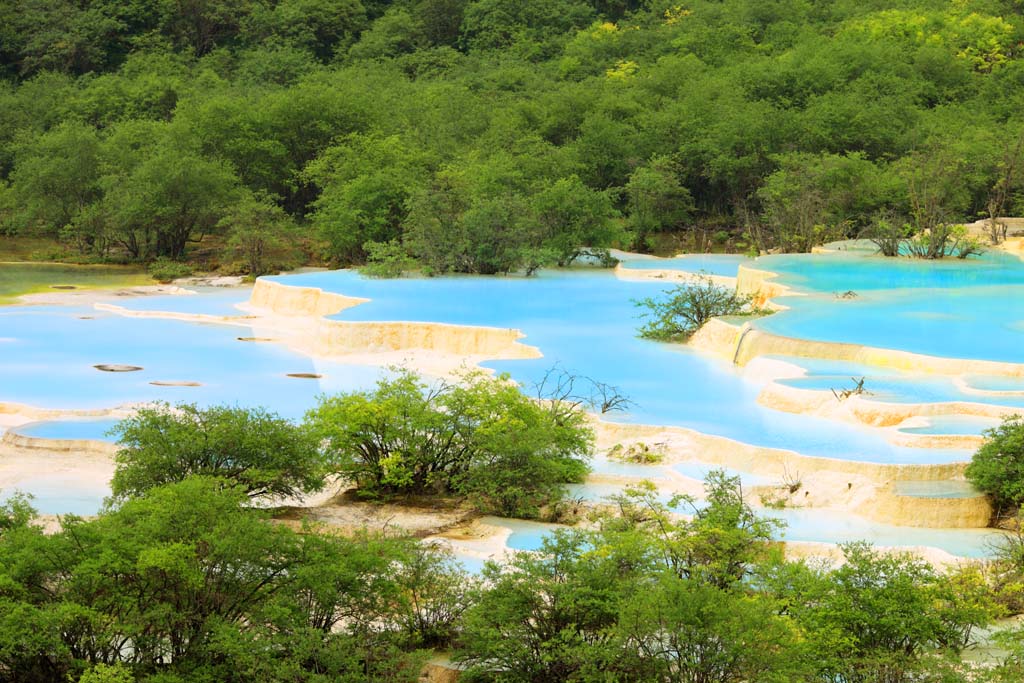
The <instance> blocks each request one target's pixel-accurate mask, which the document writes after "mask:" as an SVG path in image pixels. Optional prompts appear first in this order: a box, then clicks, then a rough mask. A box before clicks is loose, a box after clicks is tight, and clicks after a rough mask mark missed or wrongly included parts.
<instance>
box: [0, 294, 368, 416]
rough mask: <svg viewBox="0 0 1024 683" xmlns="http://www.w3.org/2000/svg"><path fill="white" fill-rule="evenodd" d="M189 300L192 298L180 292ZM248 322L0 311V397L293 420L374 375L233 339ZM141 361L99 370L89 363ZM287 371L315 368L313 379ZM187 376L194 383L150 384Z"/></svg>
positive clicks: (86, 311) (245, 331) (60, 310)
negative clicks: (181, 406) (252, 410)
mask: <svg viewBox="0 0 1024 683" xmlns="http://www.w3.org/2000/svg"><path fill="white" fill-rule="evenodd" d="M182 299H189V300H190V301H191V300H193V299H194V297H182ZM251 334H252V332H251V331H250V330H249V328H244V327H230V326H225V325H207V324H194V323H183V322H179V321H175V320H158V319H148V318H125V317H121V316H117V315H105V314H101V313H98V312H97V311H94V310H92V309H91V308H73V307H6V308H0V337H2V338H5V339H6V340H7V341H4V342H3V343H2V351H3V353H0V377H2V378H3V384H2V388H0V400H2V401H10V402H16V403H24V404H27V405H32V406H38V407H45V408H103V407H112V406H116V405H120V404H124V403H134V402H140V401H152V400H166V401H169V402H180V401H185V402H194V403H198V404H200V405H210V404H216V403H228V404H239V405H246V406H264V407H266V408H268V409H269V410H273V411H276V412H279V413H280V414H282V415H284V416H286V417H291V418H298V417H301V416H302V414H303V413H304V412H305V410H307V409H308V408H309V407H311V406H312V405H313V402H314V398H315V397H316V395H317V394H319V393H321V392H333V391H342V390H350V389H356V388H363V387H367V386H370V385H371V384H372V383H373V382H374V381H375V380H376V379H377V378H378V377H380V376H381V371H380V370H378V369H376V368H370V367H366V366H359V365H344V364H340V363H331V362H324V361H316V362H314V361H312V360H310V359H309V358H307V357H305V356H302V355H300V354H297V353H293V352H291V351H289V350H287V349H285V348H283V347H281V346H280V345H277V344H266V343H251V342H242V341H238V339H237V337H240V336H246V335H251ZM101 363H111V364H125V365H135V366H139V367H142V368H143V370H141V371H138V372H101V371H99V370H97V369H95V368H94V367H93V365H95V364H101ZM287 373H314V374H322V375H324V377H323V378H322V379H320V380H308V379H297V378H292V377H287V376H286V375H287ZM153 381H194V382H200V383H201V384H202V386H198V387H167V386H154V385H151V384H150V382H153Z"/></svg>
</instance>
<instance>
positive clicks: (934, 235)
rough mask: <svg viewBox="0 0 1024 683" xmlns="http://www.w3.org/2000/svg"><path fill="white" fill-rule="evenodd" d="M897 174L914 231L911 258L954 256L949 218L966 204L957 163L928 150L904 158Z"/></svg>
mask: <svg viewBox="0 0 1024 683" xmlns="http://www.w3.org/2000/svg"><path fill="white" fill-rule="evenodd" d="M900 175H901V177H902V178H903V180H904V182H905V183H906V190H907V198H908V200H909V203H910V218H911V221H912V225H913V226H914V231H915V236H914V238H913V239H912V240H911V241H910V242H908V249H909V251H910V253H911V255H913V256H916V257H918V258H925V259H939V258H943V257H945V256H949V255H951V254H955V253H956V252H954V251H952V248H951V246H950V239H951V237H952V234H953V228H954V225H953V224H952V223H951V222H950V216H951V215H953V214H954V213H956V212H958V211H961V210H962V209H963V206H964V204H965V203H966V198H965V197H964V188H963V183H962V169H961V168H960V164H959V163H958V162H957V160H955V159H952V158H950V155H949V153H948V152H946V151H944V150H938V149H933V148H928V149H924V150H920V151H917V152H914V153H913V154H911V155H910V156H907V157H905V158H904V159H903V160H902V163H901V165H900Z"/></svg>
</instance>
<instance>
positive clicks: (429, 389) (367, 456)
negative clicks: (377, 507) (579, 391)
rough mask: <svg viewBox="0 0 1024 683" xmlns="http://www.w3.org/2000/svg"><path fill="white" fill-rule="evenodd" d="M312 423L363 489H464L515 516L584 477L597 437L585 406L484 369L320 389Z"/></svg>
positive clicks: (337, 465) (533, 510) (339, 467)
mask: <svg viewBox="0 0 1024 683" xmlns="http://www.w3.org/2000/svg"><path fill="white" fill-rule="evenodd" d="M307 422H308V424H309V425H310V426H311V429H312V431H313V433H314V434H316V435H317V437H319V438H320V439H322V440H323V442H324V443H325V444H326V447H327V452H328V457H329V458H331V459H332V461H333V462H332V468H333V469H334V470H335V471H337V472H338V473H340V474H342V475H343V476H345V477H347V478H348V479H350V480H352V481H353V482H355V483H356V484H357V486H358V487H359V489H360V490H361V492H363V493H364V494H371V495H386V494H438V493H440V494H446V493H447V494H456V495H463V496H466V497H467V498H469V499H470V500H471V501H472V502H473V503H474V504H475V505H477V506H478V507H479V508H481V509H483V510H487V511H492V512H497V513H501V514H504V515H509V516H534V515H536V514H537V513H538V511H539V509H540V507H542V506H544V505H546V504H549V503H550V502H553V501H555V500H558V499H560V498H561V497H562V495H563V494H564V490H563V484H565V483H567V482H575V481H580V480H582V478H583V477H584V475H585V474H586V472H587V469H588V468H587V465H586V462H585V458H587V457H588V455H589V452H590V447H591V445H592V443H593V433H592V430H591V429H590V427H589V426H588V425H587V422H586V415H585V413H584V412H583V411H582V409H579V408H577V407H574V406H566V405H564V404H562V403H561V402H558V401H554V402H550V403H541V402H538V401H534V400H532V399H530V398H529V397H527V396H526V395H524V394H523V393H522V392H521V391H520V390H519V388H518V387H517V386H516V385H515V384H513V383H511V382H510V381H509V380H508V377H507V376H506V375H502V376H499V377H496V378H493V377H488V376H487V375H484V374H483V373H481V372H468V373H466V374H464V375H463V376H462V377H460V378H459V383H457V384H450V383H439V384H435V385H433V386H429V385H427V383H426V382H425V381H424V380H423V379H422V378H420V377H419V376H418V375H416V374H414V373H412V372H410V371H401V372H400V373H399V374H398V375H397V376H396V377H394V378H393V379H386V380H382V381H380V382H379V383H378V385H377V388H376V390H374V391H363V392H354V393H350V394H342V395H339V396H332V397H324V398H321V400H320V403H319V405H318V406H317V407H316V408H315V409H313V410H311V411H310V412H309V413H308V414H307Z"/></svg>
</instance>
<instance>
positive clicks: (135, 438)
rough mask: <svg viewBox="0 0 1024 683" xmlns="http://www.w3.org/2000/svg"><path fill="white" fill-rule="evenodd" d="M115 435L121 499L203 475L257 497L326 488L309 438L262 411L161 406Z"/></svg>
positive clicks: (140, 412) (137, 415)
mask: <svg viewBox="0 0 1024 683" xmlns="http://www.w3.org/2000/svg"><path fill="white" fill-rule="evenodd" d="M113 435H114V436H115V437H117V440H118V443H119V450H118V453H117V457H116V460H117V469H116V471H115V473H114V478H113V480H112V481H111V482H110V487H111V490H112V492H113V495H114V496H115V497H116V498H130V497H133V496H138V495H141V494H142V493H144V492H145V491H147V490H149V489H151V488H153V487H156V486H161V485H163V484H170V483H172V482H176V481H181V480H182V479H184V478H186V477H189V476H191V475H196V474H201V475H207V476H212V477H219V478H221V479H224V480H227V481H230V482H231V483H232V484H233V485H237V486H240V487H241V488H242V489H243V490H244V491H245V492H246V493H247V494H248V495H249V496H250V497H252V498H261V497H271V496H276V497H282V496H294V495H298V494H302V493H309V492H312V491H318V490H320V489H321V488H323V485H324V474H325V473H326V468H325V464H324V461H323V458H322V457H321V455H320V452H319V450H318V448H317V444H316V441H315V440H314V438H313V437H312V436H311V435H310V433H309V431H308V430H306V429H303V428H301V427H299V426H296V425H294V424H292V423H291V422H289V421H288V420H285V419H284V418H281V417H280V416H278V415H275V414H273V413H268V412H266V411H264V410H261V409H249V408H239V407H227V406H212V407H209V408H199V407H197V406H195V405H191V404H179V405H177V406H173V407H172V406H170V405H167V404H157V405H155V406H152V407H147V408H142V409H140V410H138V411H137V412H136V413H135V414H134V415H132V416H131V417H129V418H127V419H125V420H122V421H121V422H119V423H118V424H117V426H116V427H115V428H114V430H113Z"/></svg>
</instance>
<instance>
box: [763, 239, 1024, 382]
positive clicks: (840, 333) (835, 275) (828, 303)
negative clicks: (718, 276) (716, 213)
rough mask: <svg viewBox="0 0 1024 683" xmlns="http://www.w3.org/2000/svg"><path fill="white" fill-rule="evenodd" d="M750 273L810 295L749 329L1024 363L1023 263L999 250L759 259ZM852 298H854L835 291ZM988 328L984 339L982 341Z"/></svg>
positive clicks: (786, 302)
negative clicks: (931, 257) (932, 256)
mask: <svg viewBox="0 0 1024 683" xmlns="http://www.w3.org/2000/svg"><path fill="white" fill-rule="evenodd" d="M753 265H754V267H756V268H759V269H764V270H770V271H772V272H776V273H778V274H779V276H780V277H779V281H780V282H782V283H784V284H787V285H790V286H792V287H794V288H795V289H796V290H798V291H801V292H804V293H807V294H809V295H808V296H793V297H782V298H780V299H778V303H780V304H783V305H785V306H789V307H790V310H788V311H783V312H780V313H776V314H775V315H771V316H767V317H765V318H761V319H759V320H758V321H756V322H755V325H756V326H757V327H758V328H760V329H763V330H766V331H769V332H773V333H775V334H780V335H784V336H789V337H798V338H802V339H813V340H820V341H837V342H848V343H855V344H864V345H867V346H875V347H881V348H889V349H899V350H905V351H912V352H915V353H922V354H928V355H935V356H943V357H949V358H971V359H984V360H994V361H1003V362H1010V363H1024V307H1021V306H1020V305H1019V304H1018V303H1017V302H1020V301H1021V300H1022V297H1024V264H1022V263H1021V260H1020V259H1019V258H1016V257H1014V256H1010V255H1008V254H1005V253H1002V252H991V253H986V254H985V255H984V257H983V258H972V259H968V260H959V259H943V260H941V261H922V260H919V259H906V258H901V259H886V258H884V257H881V256H869V255H865V254H851V253H845V254H816V255H807V254H805V255H781V256H766V257H762V258H760V259H757V261H755V262H754V264H753ZM846 291H854V292H856V293H857V294H858V296H857V297H856V298H853V299H837V298H836V296H835V293H842V292H846ZM979 330H985V334H979V333H978V332H979Z"/></svg>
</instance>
